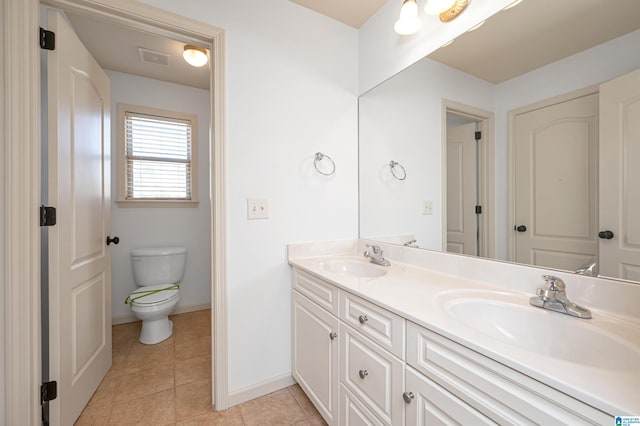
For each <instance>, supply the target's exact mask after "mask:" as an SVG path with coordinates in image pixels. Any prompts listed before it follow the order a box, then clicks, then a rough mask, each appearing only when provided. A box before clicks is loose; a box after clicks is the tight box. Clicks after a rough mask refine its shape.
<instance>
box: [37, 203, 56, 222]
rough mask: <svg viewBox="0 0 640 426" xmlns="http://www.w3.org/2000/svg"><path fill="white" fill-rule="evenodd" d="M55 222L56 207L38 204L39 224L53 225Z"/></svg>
mask: <svg viewBox="0 0 640 426" xmlns="http://www.w3.org/2000/svg"><path fill="white" fill-rule="evenodd" d="M55 224H56V208H55V207H47V206H40V226H53V225H55Z"/></svg>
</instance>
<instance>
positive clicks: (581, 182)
mask: <svg viewBox="0 0 640 426" xmlns="http://www.w3.org/2000/svg"><path fill="white" fill-rule="evenodd" d="M637 16H640V2H637V1H635V0H615V1H611V0H597V1H593V2H589V4H585V2H583V1H580V0H568V1H566V2H555V1H550V0H535V1H532V0H526V1H524V2H523V3H521V4H520V5H519V6H517V7H514V8H512V9H509V10H505V11H503V12H500V13H499V14H497V15H496V16H494V17H492V18H491V19H489V20H488V21H487V22H486V24H485V25H483V26H482V27H481V28H479V29H478V30H475V31H473V32H472V33H467V34H465V35H463V36H461V37H459V38H458V39H456V40H454V42H453V43H452V44H450V45H448V46H447V47H444V48H442V49H440V50H438V51H436V52H434V53H433V54H432V55H430V56H429V57H427V58H424V59H422V60H421V61H419V62H417V63H415V64H414V65H412V66H410V67H409V68H407V69H405V70H404V71H402V72H400V73H399V74H397V75H396V76H394V77H392V78H391V79H389V80H387V81H386V82H384V83H382V84H381V85H379V86H378V87H376V88H374V89H372V90H371V91H369V92H367V93H365V94H364V95H362V96H361V97H360V101H359V132H360V142H359V156H360V171H359V173H360V176H359V178H360V237H361V238H369V239H378V240H381V241H387V242H391V243H397V244H407V245H409V243H411V245H412V246H413V245H417V246H418V247H420V248H425V249H433V250H446V251H449V252H455V253H463V254H468V255H479V256H483V257H489V258H495V259H499V260H509V261H516V262H520V263H526V264H531V265H538V266H542V267H547V268H553V269H561V270H569V271H578V272H579V273H584V274H587V275H589V274H600V275H604V276H608V277H615V278H620V279H625V280H630V281H640V219H639V217H640V216H638V215H637V211H639V209H640V186H639V185H637V184H634V183H633V182H640V71H635V70H637V69H640V29H639V28H640V21H638V20H637V18H636V17H637ZM590 22H593V23H594V24H593V25H588V24H589V23H590ZM525 23H526V24H525ZM516 29H517V30H516ZM634 71H635V72H634ZM572 108H573V109H572ZM616 123H617V124H616ZM477 132H479V135H478V134H477ZM476 136H479V138H478V139H477V141H476ZM465 139H467V140H465ZM391 160H393V161H397V162H398V163H400V164H402V165H403V166H404V167H405V168H406V176H407V177H406V179H405V180H403V181H400V180H398V179H394V177H393V175H392V174H391V170H390V169H389V163H390V161H391ZM637 188H638V189H637ZM427 207H429V208H427ZM634 212H636V214H635V215H634ZM607 231H608V232H610V233H611V234H608V233H607V234H603V232H607ZM601 235H604V237H603V236H601ZM608 235H612V238H606V236H608ZM414 240H415V242H413V241H414Z"/></svg>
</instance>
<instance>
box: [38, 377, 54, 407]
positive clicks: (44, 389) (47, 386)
mask: <svg viewBox="0 0 640 426" xmlns="http://www.w3.org/2000/svg"><path fill="white" fill-rule="evenodd" d="M57 397H58V382H56V381H55V380H54V381H51V382H45V383H43V384H42V386H40V404H44V403H45V402H49V401H53V400H54V399H56V398H57Z"/></svg>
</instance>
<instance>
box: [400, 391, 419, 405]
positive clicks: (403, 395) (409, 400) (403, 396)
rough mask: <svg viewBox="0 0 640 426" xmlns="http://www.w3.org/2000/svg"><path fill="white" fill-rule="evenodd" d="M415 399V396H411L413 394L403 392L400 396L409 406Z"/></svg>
mask: <svg viewBox="0 0 640 426" xmlns="http://www.w3.org/2000/svg"><path fill="white" fill-rule="evenodd" d="M415 397H416V396H415V395H414V394H413V392H405V393H403V394H402V398H404V402H406V403H407V404H411V400H412V399H413V398H415Z"/></svg>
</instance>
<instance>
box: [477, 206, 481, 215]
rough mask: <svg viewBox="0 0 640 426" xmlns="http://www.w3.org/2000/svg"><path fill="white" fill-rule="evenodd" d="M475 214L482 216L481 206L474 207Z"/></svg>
mask: <svg viewBox="0 0 640 426" xmlns="http://www.w3.org/2000/svg"><path fill="white" fill-rule="evenodd" d="M476 214H482V206H476Z"/></svg>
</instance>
